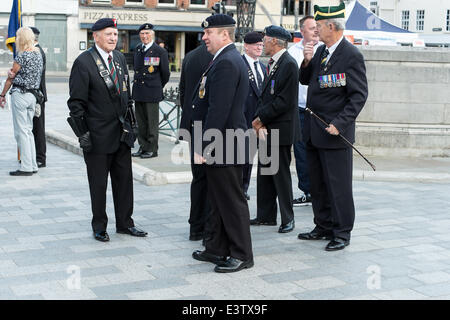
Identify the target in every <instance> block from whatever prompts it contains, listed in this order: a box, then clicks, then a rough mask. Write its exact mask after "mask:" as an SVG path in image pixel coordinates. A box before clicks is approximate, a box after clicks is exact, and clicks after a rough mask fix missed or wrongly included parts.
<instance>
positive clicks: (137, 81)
mask: <svg viewBox="0 0 450 320" xmlns="http://www.w3.org/2000/svg"><path fill="white" fill-rule="evenodd" d="M139 37H140V38H141V41H142V43H140V44H139V45H138V46H137V47H136V50H135V52H134V81H133V99H134V100H135V101H136V106H135V108H136V120H137V123H138V142H139V146H140V147H139V150H138V151H137V152H135V153H133V157H141V158H142V159H147V158H154V157H157V156H158V136H159V102H160V101H162V100H163V99H164V96H163V88H164V86H165V85H166V83H167V82H168V81H169V77H170V71H169V57H168V53H167V50H166V49H164V48H162V47H160V46H159V45H157V44H156V42H155V41H154V39H155V32H154V31H153V25H152V24H151V23H144V24H143V25H141V26H140V27H139Z"/></svg>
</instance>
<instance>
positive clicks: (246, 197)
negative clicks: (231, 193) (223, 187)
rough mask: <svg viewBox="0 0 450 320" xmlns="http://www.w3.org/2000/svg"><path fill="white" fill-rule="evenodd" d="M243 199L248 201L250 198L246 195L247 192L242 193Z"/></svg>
mask: <svg viewBox="0 0 450 320" xmlns="http://www.w3.org/2000/svg"><path fill="white" fill-rule="evenodd" d="M244 197H245V199H247V200H250V196H249V195H248V193H247V192H244Z"/></svg>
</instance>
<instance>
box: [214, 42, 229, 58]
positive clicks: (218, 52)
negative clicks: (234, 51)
mask: <svg viewBox="0 0 450 320" xmlns="http://www.w3.org/2000/svg"><path fill="white" fill-rule="evenodd" d="M231 44H233V42H230V43H229V44H227V45H225V46H223V47H222V48H220V49H219V50H218V51H217V52H216V54H215V55H214V58H213V60H215V59H216V58H217V56H218V55H219V54H220V53H221V52H222V51H223V50H224V49H225V48H226V47H228V46H229V45H231Z"/></svg>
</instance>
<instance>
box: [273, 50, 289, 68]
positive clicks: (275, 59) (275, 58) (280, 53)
mask: <svg viewBox="0 0 450 320" xmlns="http://www.w3.org/2000/svg"><path fill="white" fill-rule="evenodd" d="M285 52H286V49H284V48H283V49H281V50H280V51H278V52H277V53H275V54H274V55H273V56H272V60H273V61H274V62H275V63H276V62H277V61H278V60H280V58H281V56H282V55H283V53H285ZM275 63H274V64H272V65H275Z"/></svg>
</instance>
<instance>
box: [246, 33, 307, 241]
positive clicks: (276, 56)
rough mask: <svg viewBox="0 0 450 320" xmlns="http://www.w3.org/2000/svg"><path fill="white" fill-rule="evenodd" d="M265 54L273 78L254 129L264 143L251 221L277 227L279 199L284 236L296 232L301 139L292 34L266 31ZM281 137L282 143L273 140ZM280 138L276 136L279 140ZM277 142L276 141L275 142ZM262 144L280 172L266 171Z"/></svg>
mask: <svg viewBox="0 0 450 320" xmlns="http://www.w3.org/2000/svg"><path fill="white" fill-rule="evenodd" d="M264 32H265V36H264V50H265V52H266V54H267V55H269V56H271V58H270V60H269V66H268V68H269V75H268V76H267V79H266V81H264V84H263V87H262V93H261V98H260V101H259V103H258V108H257V110H256V115H255V116H256V119H255V120H254V121H253V128H254V129H255V130H257V132H258V136H260V137H261V136H263V135H265V133H266V132H267V136H266V138H265V139H260V141H259V143H260V148H259V155H260V156H259V163H258V176H257V213H256V218H255V219H252V220H251V221H250V224H252V225H276V224H277V222H276V221H277V198H278V203H279V206H280V214H281V225H280V227H279V229H278V232H280V233H286V232H291V231H292V230H294V227H295V222H294V211H293V209H292V198H293V195H292V178H291V172H290V169H289V166H290V163H291V148H292V144H293V143H294V142H296V141H298V139H299V138H300V133H299V132H300V130H299V119H298V112H297V108H298V107H297V106H298V70H297V67H296V66H297V63H296V62H295V59H294V58H292V56H291V55H290V54H289V53H288V52H287V51H286V46H287V42H288V41H289V40H290V39H291V35H290V33H289V32H288V31H286V30H285V29H283V28H282V27H279V26H270V27H267V28H266V29H265V31H264ZM276 133H278V137H279V140H278V141H277V139H276V138H275V139H274V138H273V137H274V135H273V134H276ZM275 137H276V136H275ZM272 140H275V141H272ZM261 143H267V150H268V151H269V153H270V151H271V150H274V151H275V153H276V154H270V155H269V156H270V157H272V159H274V157H278V159H279V165H278V168H275V170H272V172H269V174H268V173H267V172H263V171H266V170H265V169H267V167H269V164H264V163H263V162H262V161H261Z"/></svg>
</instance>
